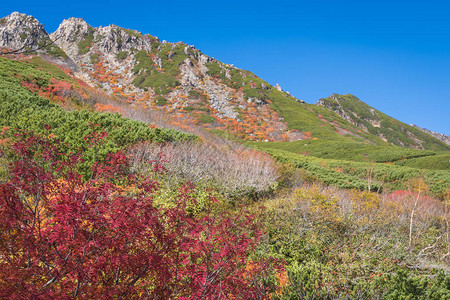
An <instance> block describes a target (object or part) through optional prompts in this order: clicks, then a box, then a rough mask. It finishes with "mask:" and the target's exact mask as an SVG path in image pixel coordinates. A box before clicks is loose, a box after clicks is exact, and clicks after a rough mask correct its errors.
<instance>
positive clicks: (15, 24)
mask: <svg viewBox="0 0 450 300" xmlns="http://www.w3.org/2000/svg"><path fill="white" fill-rule="evenodd" d="M48 41H49V37H48V34H47V32H46V31H45V29H44V26H43V25H42V24H41V23H39V21H38V20H36V19H35V18H34V17H33V16H28V15H26V14H21V13H18V12H13V13H12V14H10V15H9V16H6V17H4V18H2V19H0V47H2V48H8V49H10V50H13V51H15V50H17V51H19V50H20V51H22V50H23V51H26V50H35V49H38V48H39V47H41V46H43V45H44V44H45V43H48Z"/></svg>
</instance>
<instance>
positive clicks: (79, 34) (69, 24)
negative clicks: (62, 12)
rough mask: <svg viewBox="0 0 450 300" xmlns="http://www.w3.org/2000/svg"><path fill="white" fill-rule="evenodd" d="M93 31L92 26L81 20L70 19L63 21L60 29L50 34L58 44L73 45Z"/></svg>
mask: <svg viewBox="0 0 450 300" xmlns="http://www.w3.org/2000/svg"><path fill="white" fill-rule="evenodd" d="M91 31H92V26H90V25H89V24H88V23H86V21H85V20H83V19H81V18H70V19H67V20H64V21H62V23H61V24H60V25H59V27H58V29H57V30H56V31H55V32H53V33H51V34H50V37H51V38H52V40H54V41H58V44H63V43H73V42H75V41H77V40H79V39H81V38H83V37H85V36H87V35H89V33H90V32H91Z"/></svg>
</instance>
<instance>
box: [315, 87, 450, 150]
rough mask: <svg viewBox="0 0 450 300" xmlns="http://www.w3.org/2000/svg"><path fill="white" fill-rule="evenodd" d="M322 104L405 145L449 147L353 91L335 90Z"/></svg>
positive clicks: (388, 140)
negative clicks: (354, 93)
mask: <svg viewBox="0 0 450 300" xmlns="http://www.w3.org/2000/svg"><path fill="white" fill-rule="evenodd" d="M318 105H320V106H323V107H326V108H328V109H330V110H332V111H334V112H335V113H336V114H338V115H339V116H341V117H342V118H344V119H345V120H347V121H349V122H350V123H352V124H354V125H355V126H358V127H359V128H361V129H362V130H364V131H365V132H368V133H370V134H372V135H375V136H378V137H379V138H381V139H382V140H384V141H386V142H388V143H390V144H393V145H398V146H402V147H409V148H417V149H431V150H449V149H450V148H449V147H448V145H446V144H445V143H443V142H442V141H440V140H438V139H436V138H435V137H432V136H430V135H428V134H426V133H424V132H423V131H421V130H419V129H417V128H415V127H412V126H410V125H407V124H405V123H402V122H400V121H398V120H396V119H394V118H392V117H389V116H388V115H386V114H384V113H382V112H380V111H378V110H376V109H374V108H373V107H371V106H369V105H367V104H366V103H364V102H362V101H361V100H359V99H358V98H356V97H355V96H353V95H350V94H348V95H337V94H333V95H331V96H330V97H328V98H324V99H320V100H319V102H318Z"/></svg>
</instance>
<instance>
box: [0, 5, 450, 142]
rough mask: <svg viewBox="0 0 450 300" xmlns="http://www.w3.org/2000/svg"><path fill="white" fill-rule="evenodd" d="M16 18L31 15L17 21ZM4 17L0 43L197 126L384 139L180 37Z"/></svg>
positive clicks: (277, 136) (247, 134)
mask: <svg viewBox="0 0 450 300" xmlns="http://www.w3.org/2000/svg"><path fill="white" fill-rule="evenodd" d="M20 18H22V19H25V20H28V19H29V21H27V22H22V23H21V22H18V21H17V20H18V19H20ZM27 18H28V19H27ZM1 20H3V21H1V22H0V28H1V29H0V30H2V31H0V33H1V32H8V33H9V35H8V36H15V39H8V38H6V39H5V38H4V36H5V35H3V34H2V35H0V36H1V37H2V38H0V40H2V42H1V43H0V46H2V47H8V46H9V48H14V47H16V49H18V47H23V45H24V44H25V45H27V47H29V48H30V50H31V51H33V49H34V48H37V50H35V51H36V53H37V54H38V55H40V56H44V58H45V59H46V60H48V61H50V62H52V63H56V64H59V65H62V66H65V67H68V68H69V69H71V70H72V71H73V72H74V74H75V75H76V77H78V78H81V79H82V80H84V81H85V82H87V83H89V84H90V85H91V86H94V87H97V88H99V89H101V90H103V91H105V92H106V93H107V94H109V95H111V96H112V97H114V98H117V99H122V101H125V102H128V103H129V104H130V105H132V106H139V105H144V106H146V107H150V108H152V109H155V110H161V111H164V112H165V113H167V114H169V115H176V117H177V118H178V120H179V121H180V122H181V123H182V124H184V125H186V126H190V125H192V124H195V125H200V126H202V127H204V128H205V129H207V130H214V131H222V132H223V131H225V132H230V133H232V134H233V135H235V136H237V137H238V138H242V139H249V140H260V141H295V140H299V139H313V138H316V139H317V138H320V139H323V138H325V139H341V138H344V139H352V140H355V141H359V142H365V143H372V144H383V143H384V142H387V141H388V140H387V139H386V138H384V142H383V136H381V135H380V134H376V133H375V134H372V133H371V132H369V130H368V129H367V128H364V126H363V127H361V123H355V122H351V121H352V120H351V118H350V116H349V115H348V114H347V115H344V114H342V113H341V114H340V113H339V111H335V110H333V109H331V108H330V107H326V106H325V105H320V104H321V103H320V101H319V105H314V104H307V103H304V102H303V101H302V100H299V99H297V98H295V97H293V96H291V95H290V94H289V93H287V92H284V91H282V90H281V88H280V86H279V85H277V86H272V85H270V84H269V83H267V82H266V81H264V80H263V79H261V78H259V77H257V76H256V75H255V74H253V73H252V72H250V71H247V70H242V69H238V68H236V67H234V65H231V64H224V63H222V62H220V61H218V60H216V59H214V58H211V57H209V56H207V55H205V54H203V53H202V52H201V51H200V50H198V49H196V48H195V47H194V46H192V45H188V44H186V43H183V42H177V43H167V42H165V41H162V42H161V41H160V40H159V38H157V37H155V36H152V35H149V34H142V33H140V32H139V31H136V30H131V29H126V28H121V27H119V26H116V25H108V26H105V27H102V26H100V27H92V26H90V25H89V24H88V23H87V22H86V21H85V20H83V19H81V18H69V19H66V20H64V21H63V22H62V23H61V24H60V25H59V27H58V29H57V30H56V31H55V32H53V33H50V34H47V32H46V31H45V29H44V28H43V26H42V25H41V24H40V23H39V22H38V21H37V20H36V19H34V18H33V17H31V16H27V15H24V14H19V13H13V14H11V15H10V16H7V17H5V18H3V19H1ZM14 20H15V21H14ZM12 21H14V22H12ZM2 24H3V25H2ZM5 24H7V25H8V26H5ZM30 26H31V28H35V27H36V26H37V27H39V30H40V31H39V30H38V31H37V33H36V32H34V31H31V33H32V34H31V36H32V38H29V37H28V36H27V37H26V38H25V39H24V40H23V41H22V39H19V38H20V35H22V37H24V33H27V32H28V31H27V27H30ZM37 27H36V28H37ZM17 28H19V29H17ZM20 28H22V29H20ZM8 30H9V31H8ZM17 36H19V38H17ZM47 39H50V40H51V41H53V42H54V44H52V46H51V47H50V50H49V49H47V48H49V46H46V48H42V49H40V48H39V41H41V40H45V41H47ZM11 41H13V42H11ZM20 42H22V44H20ZM52 49H53V51H51V50H52ZM54 49H57V50H58V51H57V50H54ZM331 97H333V95H332V96H331ZM325 99H326V98H325ZM361 103H363V102H362V101H361ZM323 108H325V109H323ZM375 125H377V124H375ZM406 126H408V125H406ZM366 127H367V126H366ZM372 127H373V126H372ZM411 132H412V131H411V130H407V131H406V132H404V133H402V134H403V135H404V136H402V139H400V138H399V139H396V140H395V139H393V140H389V141H388V142H389V143H392V144H396V145H401V146H407V147H412V148H419V149H421V148H422V149H426V147H427V146H425V147H424V145H423V140H424V138H423V137H422V138H418V137H417V133H415V134H412V137H409V138H408V137H407V135H408V134H409V135H411ZM405 135H406V136H405ZM419 135H420V134H419ZM404 139H408V140H409V141H408V142H407V143H405V142H403V141H402V140H404ZM435 142H436V141H435ZM436 143H437V146H436V147H437V148H441V149H447V150H449V149H450V148H448V146H447V145H445V144H443V143H442V142H441V141H438V142H436ZM440 143H441V144H440ZM444 145H445V146H444Z"/></svg>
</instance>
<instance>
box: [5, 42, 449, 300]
mask: <svg viewBox="0 0 450 300" xmlns="http://www.w3.org/2000/svg"><path fill="white" fill-rule="evenodd" d="M81 46H82V47H81V48H80V50H82V51H84V50H83V49H85V46H86V45H84V44H82V45H81ZM166 50H167V49H166ZM174 51H178V52H177V53H178V54H179V56H180V57H181V56H183V57H184V53H179V52H180V51H181V50H180V49H178V48H175V50H174ZM166 52H167V51H166ZM162 53H165V52H162ZM161 55H162V54H161ZM122 56H125V54H122ZM150 58H151V55H150ZM150 58H149V57H148V56H146V55H144V54H141V56H140V61H139V65H138V66H139V67H138V68H137V69H136V70H135V72H137V73H138V74H140V76H143V77H144V81H143V83H142V84H144V83H145V80H148V81H149V82H150V83H151V84H156V83H154V82H153V81H152V80H151V79H152V78H153V77H152V76H160V75H155V74H157V73H156V72H158V73H161V71H160V70H158V69H155V68H153V64H152V65H148V64H147V63H148V60H149V59H150ZM124 59H126V58H124ZM26 61H27V62H23V61H13V60H9V59H4V58H0V66H1V68H0V87H1V89H0V130H1V132H0V134H1V135H0V234H1V240H0V273H1V274H4V276H1V277H0V298H7V297H10V298H11V297H12V298H86V299H97V298H115V297H117V298H127V299H128V298H137V299H139V298H150V299H228V298H235V299H339V298H343V299H345V298H351V299H381V298H383V299H445V298H449V297H450V276H449V275H448V271H449V254H450V237H449V223H448V217H449V215H448V201H449V196H450V190H449V180H450V177H449V173H448V168H446V167H445V164H444V165H442V164H441V162H442V161H444V160H446V159H447V158H448V157H447V156H448V155H447V154H446V152H444V151H440V150H439V149H438V150H426V151H423V150H415V149H405V148H400V147H396V146H391V145H387V144H384V143H382V142H381V143H380V144H377V145H372V144H371V143H369V142H367V141H365V139H368V140H369V141H370V142H373V143H374V142H379V141H378V139H377V138H375V137H373V136H372V137H369V136H368V135H366V134H365V133H363V132H361V133H360V136H359V137H355V139H354V140H353V141H349V140H346V139H344V138H340V137H339V136H337V135H335V129H334V127H332V126H331V125H330V124H328V123H326V122H325V121H323V124H324V125H320V124H317V122H316V121H315V118H317V116H314V114H315V113H320V115H321V116H322V118H323V119H324V120H327V121H329V122H331V121H334V122H336V123H339V122H341V121H340V120H339V119H338V118H336V116H335V115H333V114H332V113H329V112H327V111H326V110H325V109H324V108H314V110H317V111H314V112H313V113H309V112H304V111H300V112H299V111H298V110H296V109H295V107H297V106H302V105H303V106H304V105H305V104H301V103H298V102H295V101H294V100H293V99H291V98H290V97H288V96H286V95H284V94H282V93H281V92H280V93H279V92H278V91H275V90H266V89H262V88H261V89H260V88H259V87H260V86H263V85H264V84H266V83H265V82H262V81H261V82H260V81H258V80H257V79H255V77H253V76H251V74H250V75H248V77H247V75H246V76H243V73H236V72H235V73H233V72H231V74H230V75H231V79H227V77H225V73H224V69H223V67H221V66H220V65H215V64H211V65H210V66H209V72H210V73H211V75H213V76H216V77H217V78H218V79H220V78H222V77H223V78H222V79H223V80H224V81H225V82H226V83H227V84H229V85H230V86H233V85H236V87H238V86H240V87H243V89H242V90H243V91H244V93H246V97H248V98H251V97H253V96H256V95H253V94H252V90H251V89H252V86H257V87H258V91H257V93H258V95H259V96H260V97H261V96H267V97H269V96H270V98H268V99H267V100H269V101H272V100H274V102H273V103H272V104H271V105H272V106H273V107H274V109H275V110H276V111H278V112H279V113H280V114H284V115H285V116H286V119H287V124H288V126H289V127H290V128H293V129H297V130H300V129H301V130H303V131H304V133H305V139H304V140H301V141H298V142H289V143H287V142H286V143H269V142H259V143H253V142H252V143H243V140H242V138H243V137H242V136H239V134H236V135H231V134H230V133H226V132H225V131H220V133H221V136H218V135H217V134H216V133H218V132H219V131H215V130H205V127H203V126H202V124H198V126H196V125H193V124H188V125H186V123H182V122H176V121H174V118H168V117H167V116H166V115H165V114H164V113H163V111H162V110H158V109H155V110H153V109H149V107H144V106H140V105H139V103H132V104H133V105H130V103H127V102H126V101H128V100H126V99H122V98H117V97H110V96H108V95H106V94H105V93H104V92H102V91H99V90H96V89H94V88H92V87H89V86H87V85H86V84H85V83H83V82H82V81H80V80H77V79H75V78H74V77H73V76H72V74H71V73H70V71H68V70H62V69H59V68H57V67H55V66H53V65H51V64H48V63H47V62H45V61H41V60H39V59H34V60H29V59H27V60H26ZM179 63H180V61H178V60H176V61H175V60H174V61H173V64H167V65H165V66H164V70H163V71H162V73H164V74H166V75H167V74H169V75H170V76H172V75H173V74H175V73H174V72H175V71H174V70H175V66H176V65H177V64H179ZM175 75H176V74H175ZM149 78H150V79H149ZM250 79H251V80H250ZM250 81H251V82H250ZM143 86H145V84H144V85H143ZM149 87H150V85H149ZM160 88H161V89H160V92H161V94H164V90H165V88H167V86H162V85H161V86H160ZM253 92H254V91H253ZM190 95H191V96H192V97H201V96H202V95H201V94H200V93H199V92H196V91H194V90H191V92H190ZM159 96H160V97H162V96H161V95H159ZM164 99H165V98H164ZM270 99H272V100H270ZM293 101H294V102H293ZM292 103H295V104H292ZM188 107H189V106H187V107H186V108H185V111H186V112H187V113H192V111H193V109H189V108H188ZM311 109H313V108H311ZM255 111H257V109H256V108H255ZM204 113H205V116H206V117H204V118H205V120H206V118H208V116H209V117H211V116H210V115H208V114H206V111H204ZM243 113H244V117H245V114H247V113H248V112H246V111H244V112H243ZM255 114H256V113H255ZM302 116H303V117H304V118H303V119H302V120H303V121H302V122H300V121H299V120H300V117H302ZM297 117H299V119H297ZM211 118H212V117H211ZM325 118H327V119H325ZM333 118H336V119H333ZM208 120H209V119H208ZM330 120H331V121H330ZM213 122H216V121H213ZM309 123H310V125H311V126H308V124H309ZM255 124H257V121H255ZM305 124H306V125H305ZM327 124H328V125H327ZM339 124H340V125H341V126H342V127H345V126H347V128H346V130H350V131H351V130H353V131H355V132H357V130H358V129H357V128H356V127H354V126H351V125H348V124H344V123H342V122H341V123H339ZM238 125H239V124H236V123H233V122H229V126H230V128H231V127H233V126H238ZM266 125H267V124H266ZM255 126H256V125H255ZM236 128H237V127H236ZM307 128H309V130H306V129H307ZM238 129H242V128H238ZM252 132H256V131H252ZM261 136H263V135H261ZM317 136H323V137H326V138H324V139H317ZM315 138H316V139H315ZM369 138H370V139H369ZM231 140H232V141H231Z"/></svg>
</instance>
